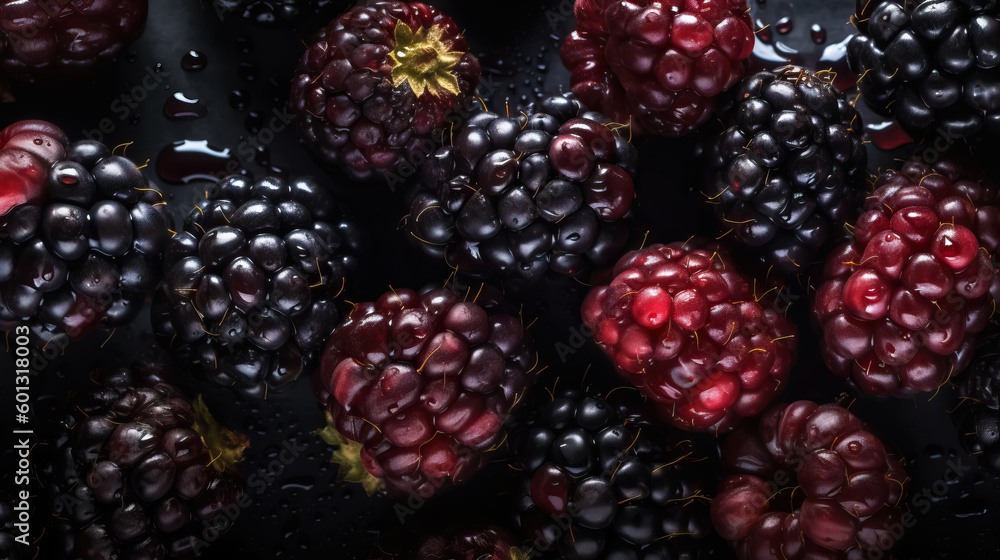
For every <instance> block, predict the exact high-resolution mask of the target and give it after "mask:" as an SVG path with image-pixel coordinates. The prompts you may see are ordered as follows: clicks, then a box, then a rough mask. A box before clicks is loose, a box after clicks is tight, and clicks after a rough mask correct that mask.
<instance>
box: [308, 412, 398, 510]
mask: <svg viewBox="0 0 1000 560" xmlns="http://www.w3.org/2000/svg"><path fill="white" fill-rule="evenodd" d="M331 422H332V419H331V418H329V417H328V418H327V426H326V427H324V428H320V429H319V430H316V435H318V436H319V437H320V439H322V440H323V441H324V442H325V443H326V444H327V445H332V446H335V447H336V449H334V450H333V457H331V458H330V462H331V463H337V464H338V465H340V472H339V473H338V478H339V479H340V480H342V481H344V482H355V483H358V484H360V485H361V486H362V487H364V489H365V492H367V493H368V495H369V496H372V495H374V494H375V493H376V492H378V491H379V490H381V489H382V486H383V485H382V481H381V480H379V479H378V478H376V477H375V476H372V474H371V473H369V472H368V471H367V470H366V469H365V466H364V465H363V464H362V463H361V444H360V443H358V442H356V441H351V440H349V439H347V438H345V437H344V436H342V435H340V432H338V431H337V430H336V428H334V427H333V426H332V425H330V423H331Z"/></svg>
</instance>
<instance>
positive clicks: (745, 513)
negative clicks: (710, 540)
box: [711, 401, 908, 560]
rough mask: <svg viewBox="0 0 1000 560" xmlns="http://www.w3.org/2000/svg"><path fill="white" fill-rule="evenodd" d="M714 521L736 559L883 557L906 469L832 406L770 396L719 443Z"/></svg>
mask: <svg viewBox="0 0 1000 560" xmlns="http://www.w3.org/2000/svg"><path fill="white" fill-rule="evenodd" d="M722 467H723V470H724V471H725V472H726V477H725V478H723V479H722V482H721V483H720V484H719V489H718V492H717V494H716V496H715V498H714V499H713V500H712V507H711V512H712V523H713V524H714V525H715V529H716V530H717V531H718V532H719V534H721V535H722V536H723V538H725V539H727V540H729V541H730V542H731V543H732V545H733V546H734V547H735V549H736V553H737V556H738V557H739V559H740V560H772V559H776V558H785V559H787V560H799V559H802V560H805V559H807V558H809V559H813V558H823V559H829V560H854V559H861V558H871V557H873V555H874V554H878V555H879V556H878V557H880V558H881V557H883V555H885V554H886V553H887V552H889V551H890V550H891V549H892V547H893V544H894V543H895V541H896V539H897V538H898V537H899V534H898V533H897V532H896V529H895V527H896V526H901V524H900V520H901V516H902V513H903V512H902V508H901V507H900V504H902V503H903V502H904V500H905V497H906V486H907V480H908V478H907V477H906V472H905V471H904V470H903V465H902V463H901V462H900V460H899V459H898V458H896V457H895V456H894V455H893V454H892V453H891V452H889V451H887V450H886V447H885V445H883V444H882V442H881V441H880V440H879V439H878V438H877V437H876V436H875V435H873V434H872V433H871V432H870V431H869V430H868V428H866V426H865V424H864V423H862V422H861V421H860V420H858V418H857V417H856V416H854V415H853V414H851V413H850V412H848V410H847V409H845V408H842V407H840V406H837V405H830V404H825V405H817V404H816V403H813V402H810V401H798V402H795V403H792V404H776V405H774V406H772V407H771V408H770V409H768V410H767V412H765V413H764V414H763V415H762V416H761V417H760V418H759V420H758V421H757V422H756V423H754V424H744V425H743V426H741V427H740V428H738V429H737V430H736V432H734V433H733V434H732V435H730V436H729V437H728V438H727V439H726V441H725V442H724V443H723V446H722Z"/></svg>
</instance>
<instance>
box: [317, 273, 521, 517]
mask: <svg viewBox="0 0 1000 560" xmlns="http://www.w3.org/2000/svg"><path fill="white" fill-rule="evenodd" d="M467 296H468V297H472V295H471V294H467ZM533 364H535V365H537V359H536V356H535V355H534V353H533V352H532V351H531V350H530V347H529V343H528V341H527V335H526V334H525V332H524V328H523V327H522V325H521V321H520V319H519V318H518V316H517V315H516V314H512V313H510V312H508V311H507V310H506V307H505V306H504V305H503V303H502V301H500V300H499V299H494V297H493V296H492V295H488V294H483V293H479V294H478V295H477V296H476V297H475V298H474V299H472V300H471V301H469V300H468V299H467V298H466V299H465V300H463V298H461V297H459V296H458V295H456V294H454V293H453V292H451V291H449V290H446V289H436V290H429V291H424V292H423V293H422V294H419V295H418V294H417V293H416V292H414V291H413V290H409V289H403V290H392V291H390V292H389V293H386V294H384V295H382V297H380V298H379V299H378V301H376V302H374V303H371V302H367V303H361V304H358V306H357V307H355V308H354V310H353V311H352V312H351V313H350V314H348V315H347V317H346V318H345V319H344V321H343V322H342V323H341V324H340V326H339V327H337V330H336V331H334V333H333V336H332V337H330V342H329V344H328V345H327V347H326V351H325V353H324V354H323V361H322V363H321V364H320V368H319V371H318V372H317V373H316V375H314V376H313V389H314V391H315V393H316V397H317V399H318V400H319V402H320V404H322V405H323V407H324V408H325V410H326V413H327V415H328V420H329V422H330V425H331V426H332V427H333V428H335V429H336V430H337V431H338V432H339V433H340V434H341V435H342V436H343V437H344V438H347V439H348V440H350V441H352V442H357V443H358V444H360V446H359V447H360V448H361V449H360V460H361V462H362V464H363V466H364V469H365V470H366V471H367V472H368V473H369V475H370V476H373V477H375V478H377V479H380V480H381V482H382V483H384V486H385V489H386V491H387V492H388V493H389V494H390V495H392V496H394V497H410V496H415V495H416V496H421V497H423V498H429V497H430V496H432V495H433V494H435V493H436V492H437V491H439V490H440V489H442V488H445V487H447V486H450V485H452V484H456V483H460V482H463V481H465V480H466V479H468V478H469V477H470V476H471V475H473V474H474V473H476V472H477V471H478V470H479V469H480V468H482V467H483V465H484V464H485V463H486V459H487V457H486V452H487V451H488V450H489V449H490V448H491V447H492V446H494V445H495V444H497V443H498V442H499V441H500V440H501V439H502V438H503V437H504V432H505V425H506V424H507V421H508V415H509V414H510V413H511V410H512V409H513V407H514V406H515V405H516V404H517V403H518V402H519V400H520V399H521V398H522V397H523V396H524V393H525V391H526V390H527V389H528V387H529V385H530V384H531V381H532V375H531V374H532V371H533V368H534V366H533ZM354 459H357V458H356V457H355V458H354ZM344 468H346V466H345V467H344ZM342 471H343V468H342Z"/></svg>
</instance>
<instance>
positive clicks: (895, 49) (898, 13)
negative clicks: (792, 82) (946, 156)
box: [847, 0, 1000, 139]
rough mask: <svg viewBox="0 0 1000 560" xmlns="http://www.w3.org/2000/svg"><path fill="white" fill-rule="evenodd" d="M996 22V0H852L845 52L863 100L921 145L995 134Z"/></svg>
mask: <svg viewBox="0 0 1000 560" xmlns="http://www.w3.org/2000/svg"><path fill="white" fill-rule="evenodd" d="M998 16H1000V9H998V7H997V3H996V2H995V1H994V0H918V1H913V2H907V1H904V0H872V1H871V2H869V1H868V0H857V10H856V13H855V15H854V16H853V17H852V18H851V21H852V23H853V24H854V26H855V27H857V29H858V31H859V32H860V33H858V34H857V35H855V36H854V38H853V39H851V42H850V43H849V44H848V49H847V52H848V60H849V62H850V64H851V66H852V69H853V70H854V71H855V72H857V73H858V74H862V78H861V79H860V80H859V82H858V85H859V86H860V87H861V94H862V96H863V97H864V99H865V102H866V103H867V104H868V106H869V107H871V108H872V109H873V110H875V111H876V112H879V113H882V114H885V115H891V116H894V117H895V118H896V120H897V121H899V124H901V125H902V126H903V128H904V129H905V130H906V131H907V132H909V133H910V135H911V136H913V137H915V138H918V139H919V138H920V137H922V136H923V135H925V134H927V133H929V132H932V131H933V129H935V128H937V129H938V131H939V132H940V133H942V134H944V135H946V138H961V137H966V136H971V135H973V134H976V133H977V132H979V131H981V130H985V131H987V132H989V133H990V134H1000V67H998V65H1000V46H998V45H1000V22H998V21H997V17H998Z"/></svg>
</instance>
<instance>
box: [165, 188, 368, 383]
mask: <svg viewBox="0 0 1000 560" xmlns="http://www.w3.org/2000/svg"><path fill="white" fill-rule="evenodd" d="M206 195H208V198H207V199H206V200H203V201H201V202H199V203H198V204H197V205H196V206H195V207H194V208H193V209H192V210H191V212H190V213H189V214H188V215H187V217H186V218H185V221H184V229H183V231H181V232H179V233H178V234H177V235H175V236H174V237H173V238H172V239H171V240H170V243H169V244H168V245H167V249H166V252H165V255H164V263H163V265H164V271H165V274H166V276H165V279H164V282H163V286H162V290H159V291H157V293H156V296H155V297H154V299H153V308H152V318H153V329H154V332H155V333H156V335H157V339H158V340H159V341H160V343H161V344H162V345H163V346H164V347H166V348H169V349H170V350H171V351H172V352H173V353H174V355H175V357H176V358H178V359H179V361H180V362H181V363H182V364H183V365H184V366H185V367H186V368H188V369H189V370H191V371H193V372H194V373H195V374H197V375H200V376H202V377H206V378H208V379H210V380H212V381H214V382H215V383H218V384H219V385H222V386H224V387H230V388H232V390H233V391H235V392H236V393H237V394H239V395H241V396H246V397H264V396H265V395H266V392H267V391H268V390H271V391H277V390H281V389H285V388H287V387H288V385H289V384H290V383H291V382H292V381H295V380H296V379H297V378H298V377H299V376H300V375H301V374H302V372H303V371H306V369H307V368H308V367H309V366H310V365H311V362H312V359H313V355H314V353H315V351H317V350H319V349H321V348H322V346H323V344H324V343H325V342H326V339H327V337H329V336H330V333H331V332H332V331H333V328H334V327H335V326H336V325H337V320H338V319H339V317H340V315H339V313H338V311H337V301H338V297H339V296H340V295H341V294H342V292H343V291H344V289H345V287H346V283H347V278H348V277H350V278H356V273H357V272H358V270H359V268H360V266H359V263H358V260H357V255H359V254H360V250H361V238H362V235H361V231H360V230H359V229H358V227H357V226H356V225H355V224H354V223H353V222H352V221H350V220H349V219H348V218H347V217H346V216H345V214H344V212H343V210H342V209H341V208H340V206H339V204H338V203H337V202H336V201H335V200H334V199H333V197H332V196H331V195H330V193H329V192H328V191H327V190H326V189H325V187H323V186H322V185H321V184H320V183H319V182H318V181H316V180H315V179H312V178H308V177H306V178H297V179H293V180H291V181H284V180H281V179H277V178H274V177H266V178H264V179H261V180H259V181H257V182H251V181H250V180H248V179H247V178H246V177H242V176H239V175H233V176H230V177H227V178H225V179H223V180H221V181H220V182H219V183H218V184H217V185H216V186H215V187H213V189H212V191H211V192H207V193H206Z"/></svg>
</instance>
